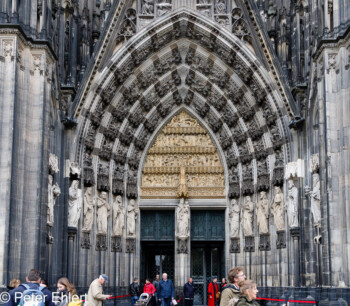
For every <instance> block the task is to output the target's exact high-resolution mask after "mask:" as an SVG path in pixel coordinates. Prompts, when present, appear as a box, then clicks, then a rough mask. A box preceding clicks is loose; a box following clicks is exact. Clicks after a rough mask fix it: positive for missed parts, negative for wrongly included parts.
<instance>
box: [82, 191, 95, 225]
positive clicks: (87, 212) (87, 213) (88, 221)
mask: <svg viewBox="0 0 350 306" xmlns="http://www.w3.org/2000/svg"><path fill="white" fill-rule="evenodd" d="M92 192H93V189H92V187H88V188H86V191H85V194H84V222H83V231H84V232H90V231H91V229H92V224H93V222H94V210H95V207H94V201H95V199H94V197H93V195H92Z"/></svg>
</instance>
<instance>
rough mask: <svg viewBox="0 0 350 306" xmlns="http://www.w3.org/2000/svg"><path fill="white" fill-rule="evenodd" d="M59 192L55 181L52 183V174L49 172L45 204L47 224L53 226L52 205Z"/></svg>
mask: <svg viewBox="0 0 350 306" xmlns="http://www.w3.org/2000/svg"><path fill="white" fill-rule="evenodd" d="M60 194H61V189H60V187H59V186H58V184H57V183H55V185H53V176H52V175H51V174H49V185H48V205H47V224H48V225H49V226H53V222H54V206H55V202H56V199H57V197H58V196H59V195H60Z"/></svg>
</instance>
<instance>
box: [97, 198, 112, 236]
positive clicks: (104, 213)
mask: <svg viewBox="0 0 350 306" xmlns="http://www.w3.org/2000/svg"><path fill="white" fill-rule="evenodd" d="M110 210H111V207H110V206H109V204H108V193H107V192H105V191H102V192H101V194H100V195H99V196H98V197H97V234H103V235H107V225H108V224H107V223H108V217H109V215H110Z"/></svg>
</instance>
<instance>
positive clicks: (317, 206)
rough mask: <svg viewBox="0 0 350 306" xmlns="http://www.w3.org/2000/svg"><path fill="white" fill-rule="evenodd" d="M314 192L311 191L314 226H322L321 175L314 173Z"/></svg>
mask: <svg viewBox="0 0 350 306" xmlns="http://www.w3.org/2000/svg"><path fill="white" fill-rule="evenodd" d="M312 181H313V182H312V191H311V194H310V196H311V213H312V217H313V219H314V225H315V226H317V225H320V224H321V193H320V175H319V174H318V173H314V174H313V175H312Z"/></svg>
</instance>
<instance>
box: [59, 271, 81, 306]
mask: <svg viewBox="0 0 350 306" xmlns="http://www.w3.org/2000/svg"><path fill="white" fill-rule="evenodd" d="M57 289H58V295H57V296H56V297H57V300H56V303H55V304H56V306H67V305H68V303H70V302H72V301H74V302H76V301H77V302H78V303H75V304H77V305H76V306H79V305H78V304H79V302H80V304H81V301H80V300H79V297H78V295H77V290H76V289H75V287H74V285H73V284H72V283H71V282H70V281H69V280H68V278H66V277H61V278H60V279H59V280H58V281H57ZM54 300H55V299H54Z"/></svg>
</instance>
